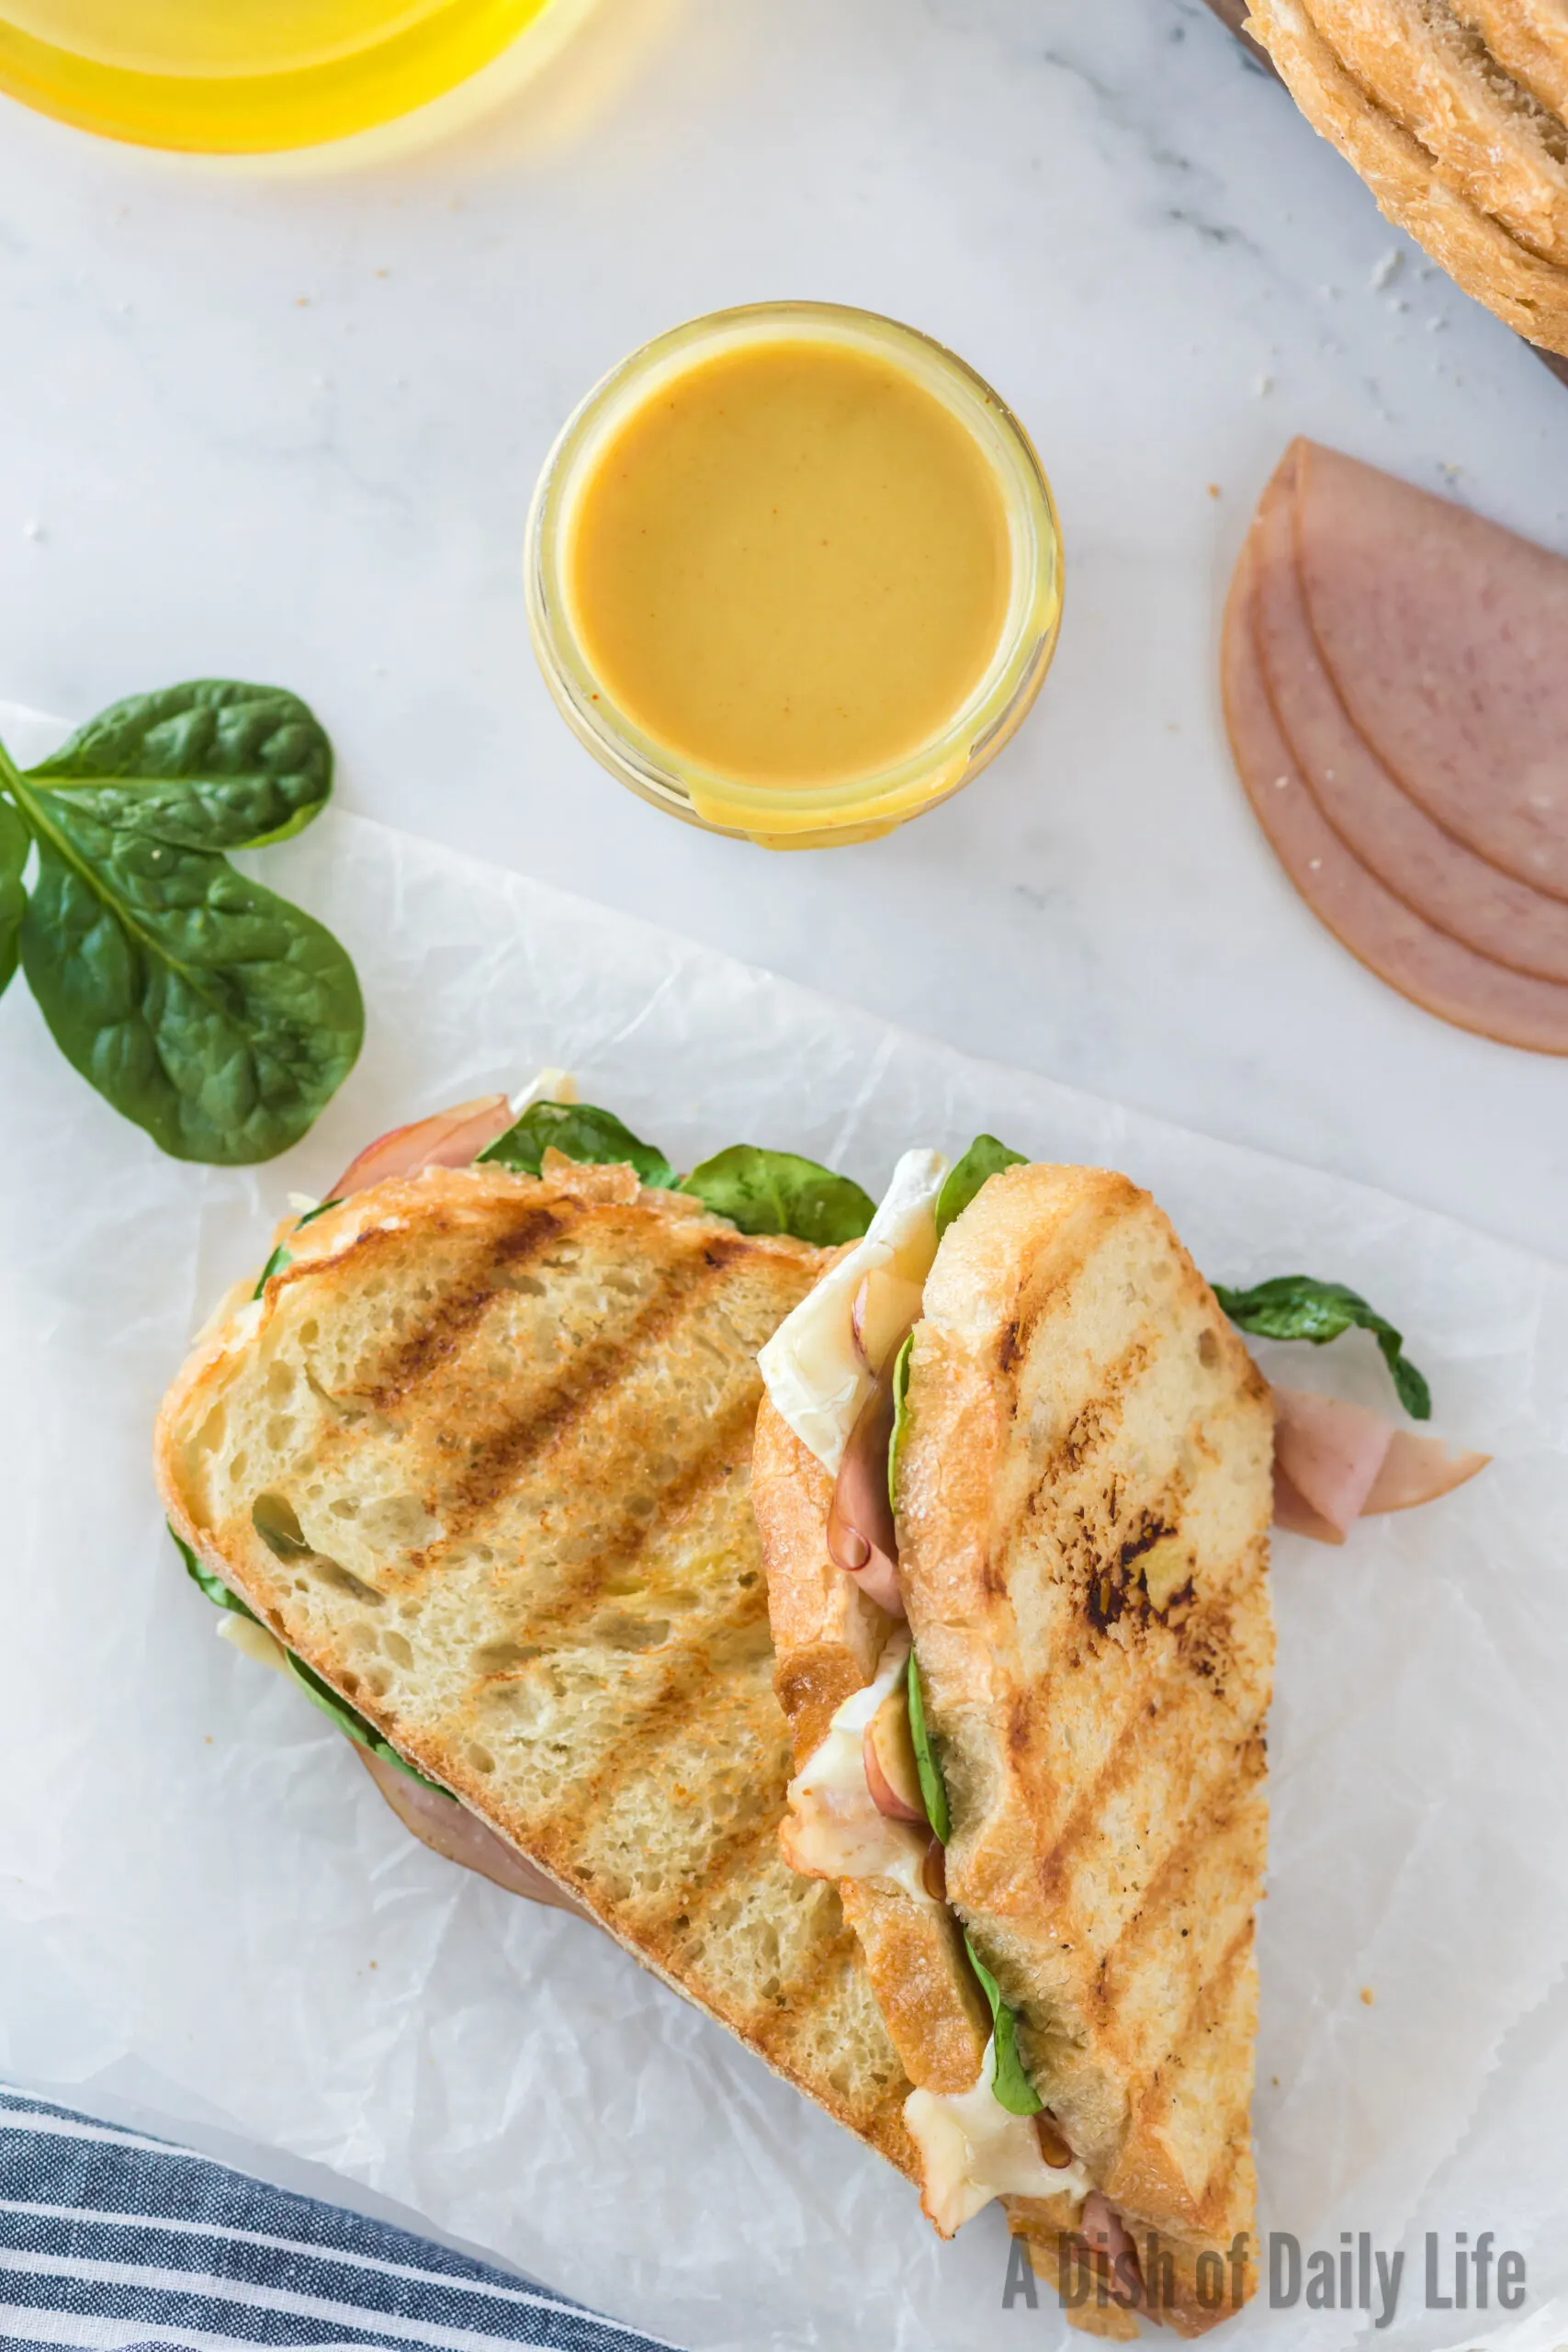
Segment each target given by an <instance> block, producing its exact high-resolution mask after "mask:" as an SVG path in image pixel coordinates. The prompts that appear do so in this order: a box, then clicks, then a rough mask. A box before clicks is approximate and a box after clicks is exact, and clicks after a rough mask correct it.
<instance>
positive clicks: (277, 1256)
mask: <svg viewBox="0 0 1568 2352" xmlns="http://www.w3.org/2000/svg"><path fill="white" fill-rule="evenodd" d="M337 1205H338V1204H337V1203H336V1201H318V1202H317V1203H316V1205H315V1207H314V1208H313V1209H307V1210H306V1211H305V1213H304V1215H303V1216H298V1217H296V1218H295V1220H294V1227H293V1229H294V1231H295V1232H296V1233H298V1232H299V1228H300V1227H301V1226H305V1225H314V1223H315V1221H316V1219H317V1218H318V1217H319V1216H325V1215H326V1213H327V1211H328V1210H329V1209H335V1208H336V1207H337ZM293 1263H294V1253H293V1251H292V1250H290V1249H289V1247H288V1242H287V1241H280V1242H279V1243H278V1245H277V1247H276V1250H274V1251H273V1253H272V1255H271V1257H270V1258H269V1259H268V1260H267V1261H266V1263H265V1266H264V1267H263V1268H262V1270H261V1272H260V1273H259V1274H258V1275H257V1276H256V1286H255V1288H254V1291H252V1293H251V1296H252V1297H253V1298H259V1297H260V1296H261V1295H262V1293H263V1291H264V1290H265V1288H266V1286H267V1284H268V1283H269V1282H271V1280H272V1278H273V1276H274V1274H280V1273H281V1272H283V1269H284V1268H285V1266H291V1265H292V1264H293Z"/></svg>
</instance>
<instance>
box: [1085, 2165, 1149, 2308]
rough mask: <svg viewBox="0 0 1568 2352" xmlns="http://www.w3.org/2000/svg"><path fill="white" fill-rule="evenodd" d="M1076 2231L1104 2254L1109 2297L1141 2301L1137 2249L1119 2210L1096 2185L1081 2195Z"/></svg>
mask: <svg viewBox="0 0 1568 2352" xmlns="http://www.w3.org/2000/svg"><path fill="white" fill-rule="evenodd" d="M1078 2234H1079V2236H1080V2237H1081V2238H1082V2239H1083V2240H1084V2241H1085V2243H1086V2245H1089V2246H1090V2247H1091V2248H1092V2250H1093V2251H1094V2252H1095V2253H1096V2254H1097V2255H1100V2256H1103V2258H1104V2265H1105V2269H1106V2273H1107V2277H1108V2279H1109V2282H1110V2289H1111V2301H1112V2302H1116V2303H1120V2302H1141V2301H1142V2300H1143V2283H1144V2282H1143V2272H1142V2271H1141V2269H1140V2268H1139V2266H1138V2249H1137V2247H1136V2246H1135V2245H1134V2243H1133V2239H1132V2237H1131V2235H1130V2233H1129V2232H1128V2230H1127V2226H1126V2223H1125V2222H1123V2221H1122V2216H1121V2214H1120V2213H1118V2211H1116V2208H1115V2207H1114V2205H1112V2204H1111V2201H1110V2199H1108V2198H1105V2197H1102V2196H1101V2195H1100V2191H1099V2189H1098V2188H1091V2189H1090V2190H1089V2195H1088V2196H1087V2197H1086V2198H1085V2199H1084V2201H1083V2212H1082V2214H1081V2216H1080V2217H1079V2221H1078Z"/></svg>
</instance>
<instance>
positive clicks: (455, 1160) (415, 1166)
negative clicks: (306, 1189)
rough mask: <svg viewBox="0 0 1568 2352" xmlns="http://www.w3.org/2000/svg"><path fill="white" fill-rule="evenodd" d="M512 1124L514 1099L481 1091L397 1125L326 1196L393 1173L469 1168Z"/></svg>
mask: <svg viewBox="0 0 1568 2352" xmlns="http://www.w3.org/2000/svg"><path fill="white" fill-rule="evenodd" d="M512 1124H513V1116H512V1105H511V1103H510V1102H509V1101H508V1099H507V1097H506V1096H505V1095H504V1094H481V1095H479V1096H477V1097H476V1098H475V1100H474V1101H473V1102H471V1103H457V1104H456V1105H455V1106H454V1108H453V1109H451V1110H450V1111H437V1112H435V1113H434V1114H433V1116H432V1117H430V1118H428V1119H416V1120H415V1121H414V1123H413V1125H412V1126H407V1127H393V1128H392V1130H391V1132H390V1133H389V1134H388V1135H384V1136H378V1137H377V1138H376V1141H375V1142H374V1143H373V1144H367V1146H366V1148H365V1149H364V1150H363V1151H362V1152H361V1153H360V1155H359V1157H358V1159H354V1160H351V1161H350V1162H349V1164H348V1166H347V1167H346V1168H345V1169H344V1171H343V1174H342V1175H341V1176H340V1177H339V1178H338V1180H337V1182H336V1183H335V1184H334V1185H333V1188H332V1191H331V1192H330V1193H328V1194H327V1196H326V1197H327V1198H328V1199H329V1200H333V1201H344V1200H346V1199H347V1198H348V1196H349V1194H350V1193H363V1192H366V1191H367V1190H368V1189H369V1187H370V1186H371V1185H372V1184H385V1183H388V1182H389V1181H390V1180H391V1179H392V1178H393V1177H395V1176H418V1175H420V1174H422V1173H423V1170H425V1169H426V1168H470V1167H472V1165H473V1163H474V1161H475V1160H476V1159H478V1158H479V1154H480V1152H481V1151H484V1150H486V1149H487V1148H489V1146H490V1145H491V1144H492V1143H494V1142H495V1140H496V1138H497V1136H503V1135H504V1134H505V1133H506V1130H507V1128H508V1127H509V1126H511V1125H512Z"/></svg>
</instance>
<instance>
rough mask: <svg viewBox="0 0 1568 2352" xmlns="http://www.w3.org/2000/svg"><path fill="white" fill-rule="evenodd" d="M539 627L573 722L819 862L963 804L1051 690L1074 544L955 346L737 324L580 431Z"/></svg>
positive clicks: (654, 789) (533, 554)
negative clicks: (958, 795)
mask: <svg viewBox="0 0 1568 2352" xmlns="http://www.w3.org/2000/svg"><path fill="white" fill-rule="evenodd" d="M527 588H528V614H529V622H530V627H531V629H532V633H533V639H534V646H535V650H536V653H537V655H538V658H539V662H540V666H541V668H542V669H543V671H544V674H545V678H546V681H547V684H548V686H549V688H550V692H551V694H552V695H554V697H555V700H556V702H557V703H558V706H559V707H560V709H561V711H562V712H563V714H564V715H565V717H566V718H567V720H568V722H569V724H570V726H571V728H572V729H574V731H575V732H576V733H577V735H578V736H579V737H580V738H581V741H583V742H584V743H585V744H586V745H587V746H588V748H589V750H590V751H591V752H593V754H594V756H595V757H596V758H597V759H598V760H600V761H601V762H602V763H603V764H604V766H605V767H607V768H608V769H609V770H610V772H611V774H612V775H615V776H617V777H619V779H620V781H621V782H622V783H623V784H626V785H628V786H630V787H631V789H632V790H633V791H634V792H637V793H640V794H641V795H642V797H644V798H645V799H648V800H651V801H652V802H653V803H654V804H655V805H656V806H657V807H659V808H662V809H669V810H670V811H671V813H672V814H673V815H675V816H678V817H681V818H683V819H684V820H686V821H687V822H688V823H691V824H696V825H703V826H705V827H707V828H708V829H709V830H710V831H716V832H724V833H729V834H732V835H737V836H741V837H745V838H749V839H750V840H753V841H757V842H762V843H763V844H764V845H766V846H768V847H770V848H775V849H809V848H818V847H825V846H829V845H833V844H838V843H842V842H856V841H869V840H873V839H874V838H876V837H877V836H878V835H879V834H882V833H886V832H888V831H891V830H892V828H893V827H894V826H895V825H898V824H901V823H903V822H904V821H905V820H907V819H908V818H910V817H914V816H919V814H921V813H922V811H924V810H925V809H930V808H933V807H934V806H935V805H936V803H937V802H938V801H940V800H944V799H946V798H948V797H950V796H951V795H952V794H953V793H954V792H957V791H959V790H960V789H961V788H962V787H963V786H964V785H965V784H967V783H968V782H969V781H970V779H971V778H972V777H973V776H975V775H977V774H978V773H979V771H980V769H981V768H982V767H984V766H985V764H986V763H987V761H988V760H990V759H992V758H994V756H995V754H996V753H997V752H998V751H999V750H1000V748H1001V746H1002V745H1003V744H1004V743H1005V742H1006V741H1008V740H1009V738H1010V736H1011V735H1012V733H1013V732H1014V730H1015V729H1016V728H1017V727H1018V725H1019V723H1020V721H1021V719H1022V718H1023V716H1024V714H1025V712H1026V711H1027V710H1028V709H1029V707H1030V705H1031V704H1032V702H1033V700H1034V697H1035V695H1037V694H1038V692H1039V691H1040V687H1041V684H1042V683H1043V679H1044V675H1045V673H1046V670H1047V669H1048V668H1049V666H1050V662H1051V656H1052V654H1053V652H1054V650H1055V642H1056V632H1057V628H1058V625H1059V621H1060V616H1061V599H1062V556H1061V539H1060V533H1059V529H1058V526H1057V522H1056V515H1055V507H1054V505H1053V503H1052V499H1051V492H1050V487H1049V484H1048V483H1047V481H1046V480H1045V476H1044V473H1043V469H1042V468H1041V464H1040V460H1039V458H1037V457H1036V455H1035V453H1034V450H1033V448H1032V446H1031V444H1030V441H1029V438H1028V435H1026V434H1025V433H1024V431H1023V428H1022V427H1021V424H1019V423H1018V420H1017V419H1016V418H1015V417H1014V416H1013V415H1012V413H1011V412H1010V410H1009V409H1008V408H1007V406H1006V405H1005V403H1004V402H1003V401H1001V400H1000V399H998V395H997V394H996V393H995V392H994V391H992V390H991V389H990V387H989V386H988V385H987V384H986V383H985V382H983V381H982V379H980V378H979V377H978V376H976V374H975V372H974V370H973V369H972V368H968V367H966V366H965V365H964V362H963V361H962V360H961V359H958V358H956V357H955V356H953V353H952V352H950V351H947V350H945V349H944V348H943V347H942V345H940V344H938V343H934V342H933V341H931V338H930V337H929V336H927V335H923V334H919V333H918V332H917V331H916V330H915V329H914V328H912V327H907V326H901V325H899V324H898V323H897V322H895V321H894V320H891V319H885V318H880V317H878V316H876V315H875V314H874V313H873V312H871V311H855V310H847V309H842V308H840V307H838V306H836V305H834V304H831V303H824V302H770V303H758V304H754V305H752V306H750V307H748V308H746V309H742V310H734V311H717V312H715V313H714V314H712V315H711V316H709V317H707V318H703V319H696V320H694V321H693V322H691V323H689V324H688V325H685V326H682V327H677V328H675V329H674V330H672V332H671V333H670V334H664V335H660V336H659V337H658V338H657V339H656V340H655V341H654V342H652V343H649V344H647V345H644V346H643V348H642V349H641V350H640V351H637V352H635V353H633V355H632V356H631V357H630V358H629V359H626V360H625V361H624V362H623V363H622V364H621V366H620V367H618V368H615V370H614V371H613V372H612V373H611V374H610V375H609V376H607V377H606V378H605V379H604V382H603V383H601V384H600V385H598V386H597V387H596V388H595V390H593V391H592V392H591V393H590V394H589V395H588V398H587V399H586V400H585V401H583V402H582V404H581V407H580V408H579V409H578V410H577V412H576V413H575V414H574V415H573V416H572V417H571V418H570V420H569V422H568V424H566V426H565V428H564V430H563V431H562V433H561V435H560V437H559V439H558V441H557V443H556V446H555V447H554V449H553V450H552V451H551V453H550V456H549V458H548V459H547V463H546V466H545V469H544V472H543V474H542V476H541V478H540V481H539V485H538V489H537V491H536V494H535V499H534V506H533V511H532V514H531V516H530V518H529V526H528V550H527Z"/></svg>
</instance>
